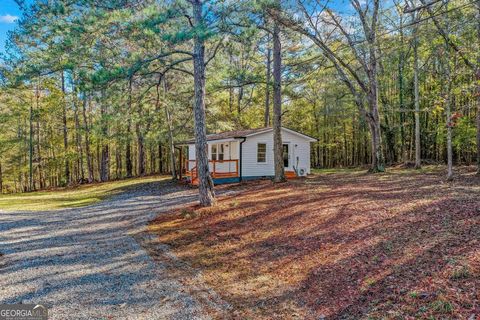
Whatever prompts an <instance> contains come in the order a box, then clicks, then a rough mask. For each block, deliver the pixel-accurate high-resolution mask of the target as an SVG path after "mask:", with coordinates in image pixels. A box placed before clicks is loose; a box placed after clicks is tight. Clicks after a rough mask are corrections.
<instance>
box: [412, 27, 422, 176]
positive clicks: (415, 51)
mask: <svg viewBox="0 0 480 320" xmlns="http://www.w3.org/2000/svg"><path fill="white" fill-rule="evenodd" d="M413 37H414V38H413V87H414V88H413V92H414V100H415V169H420V167H421V166H422V150H421V140H420V139H421V136H420V93H419V84H418V72H419V70H418V69H419V68H418V27H415V29H414V34H413Z"/></svg>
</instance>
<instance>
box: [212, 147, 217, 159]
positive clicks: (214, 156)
mask: <svg viewBox="0 0 480 320" xmlns="http://www.w3.org/2000/svg"><path fill="white" fill-rule="evenodd" d="M212 160H217V145H216V144H212Z"/></svg>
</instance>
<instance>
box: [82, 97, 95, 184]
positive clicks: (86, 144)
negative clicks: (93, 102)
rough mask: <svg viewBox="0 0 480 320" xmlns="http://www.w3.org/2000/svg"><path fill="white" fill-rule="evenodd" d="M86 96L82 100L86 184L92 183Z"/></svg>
mask: <svg viewBox="0 0 480 320" xmlns="http://www.w3.org/2000/svg"><path fill="white" fill-rule="evenodd" d="M87 99H88V98H87V96H86V95H85V96H84V99H83V104H82V105H83V108H82V115H83V129H84V130H85V153H86V156H87V170H88V183H92V182H93V163H92V154H91V152H90V127H89V125H88V120H87V102H88V101H87Z"/></svg>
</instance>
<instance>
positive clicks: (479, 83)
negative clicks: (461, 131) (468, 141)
mask: <svg viewBox="0 0 480 320" xmlns="http://www.w3.org/2000/svg"><path fill="white" fill-rule="evenodd" d="M477 42H478V46H480V2H479V1H477ZM475 79H476V81H477V86H476V89H477V90H476V91H477V92H476V95H477V97H476V102H477V119H476V122H477V174H478V175H480V50H478V49H477V72H476V76H475Z"/></svg>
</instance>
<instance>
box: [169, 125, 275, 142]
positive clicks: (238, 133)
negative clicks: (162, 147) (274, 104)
mask: <svg viewBox="0 0 480 320" xmlns="http://www.w3.org/2000/svg"><path fill="white" fill-rule="evenodd" d="M269 130H272V128H271V127H265V128H257V129H247V130H235V131H227V132H221V133H213V134H207V141H214V140H223V139H233V138H243V137H246V136H249V135H251V134H254V133H260V132H264V131H265V132H266V131H269ZM192 143H195V139H190V140H187V141H183V142H181V143H177V144H192Z"/></svg>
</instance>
